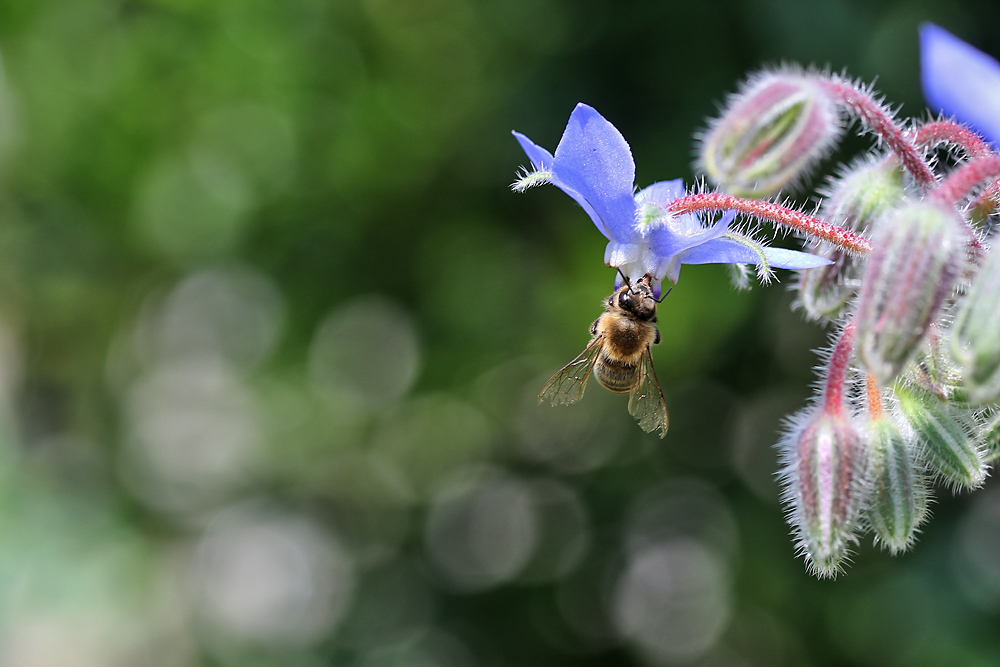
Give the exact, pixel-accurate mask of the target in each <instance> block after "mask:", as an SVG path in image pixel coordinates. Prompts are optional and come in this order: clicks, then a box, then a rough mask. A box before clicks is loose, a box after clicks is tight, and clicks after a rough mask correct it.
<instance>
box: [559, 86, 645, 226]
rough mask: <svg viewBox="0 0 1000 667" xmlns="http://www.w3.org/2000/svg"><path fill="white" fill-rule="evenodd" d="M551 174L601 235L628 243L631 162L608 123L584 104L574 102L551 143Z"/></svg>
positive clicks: (622, 141) (631, 205) (632, 213)
mask: <svg viewBox="0 0 1000 667" xmlns="http://www.w3.org/2000/svg"><path fill="white" fill-rule="evenodd" d="M552 172H553V179H552V182H553V183H554V184H555V185H557V186H559V187H560V188H562V189H563V190H564V191H565V192H566V193H567V194H568V195H570V196H571V197H573V198H574V199H576V200H577V202H578V203H579V204H580V205H581V206H583V208H584V209H585V210H586V211H587V212H588V213H590V217H591V218H592V219H593V220H594V224H595V225H597V228H598V229H599V230H601V233H602V234H604V235H605V236H606V237H608V239H610V240H615V241H619V242H621V243H630V242H632V239H633V238H634V237H635V236H636V230H635V212H636V209H635V197H634V195H633V190H634V187H635V163H634V162H633V161H632V151H631V150H629V147H628V144H627V143H626V142H625V138H624V137H622V135H621V133H620V132H619V131H618V130H617V129H615V126H614V125H612V124H611V123H609V122H608V121H607V120H605V119H604V117H603V116H601V114H599V113H597V111H595V110H594V109H593V108H591V107H589V106H587V105H586V104H578V105H576V108H575V109H573V113H572V114H571V115H570V117H569V123H568V124H567V125H566V131H565V132H563V136H562V139H560V140H559V145H558V146H557V147H556V153H555V161H554V163H553V166H552Z"/></svg>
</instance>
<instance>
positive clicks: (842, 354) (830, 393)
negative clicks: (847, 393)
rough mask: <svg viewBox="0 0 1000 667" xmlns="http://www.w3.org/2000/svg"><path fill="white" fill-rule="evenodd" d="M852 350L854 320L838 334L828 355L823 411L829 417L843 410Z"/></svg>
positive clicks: (848, 322) (849, 321)
mask: <svg viewBox="0 0 1000 667" xmlns="http://www.w3.org/2000/svg"><path fill="white" fill-rule="evenodd" d="M853 350H854V319H853V318H851V319H850V320H848V321H847V324H845V325H844V329H843V331H841V332H840V338H838V339H837V344H836V346H834V348H833V354H831V355H830V364H829V365H828V366H827V369H826V382H825V387H824V389H825V391H824V392H823V411H824V412H825V413H827V414H829V415H840V414H841V413H842V412H843V410H844V385H845V384H846V383H847V371H848V369H849V368H850V367H851V352H852V351H853Z"/></svg>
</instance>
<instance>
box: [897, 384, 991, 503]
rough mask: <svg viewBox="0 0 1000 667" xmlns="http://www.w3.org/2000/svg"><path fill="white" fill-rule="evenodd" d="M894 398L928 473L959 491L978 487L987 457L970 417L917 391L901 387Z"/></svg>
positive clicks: (966, 413) (971, 415)
mask: <svg viewBox="0 0 1000 667" xmlns="http://www.w3.org/2000/svg"><path fill="white" fill-rule="evenodd" d="M896 395H897V397H898V398H899V407H900V409H901V410H902V411H903V415H904V416H905V417H906V420H907V421H908V422H909V424H910V426H911V427H912V428H913V431H914V435H915V436H916V441H917V444H918V445H919V446H920V447H921V452H922V454H923V458H924V460H925V461H926V462H927V465H928V466H929V467H930V469H931V470H932V471H933V472H936V473H938V474H939V475H941V477H943V478H944V479H946V480H947V481H949V482H951V483H952V484H954V485H955V486H958V487H965V488H970V489H971V488H975V487H977V486H979V485H981V484H982V483H983V480H985V479H986V457H985V452H984V450H983V446H982V442H981V434H980V428H979V425H978V424H976V422H975V419H974V416H973V413H972V412H971V411H970V410H968V409H966V408H959V407H956V406H954V405H950V404H949V403H946V402H945V401H943V400H942V399H940V398H939V397H937V396H934V395H932V394H928V393H926V392H922V391H920V390H918V389H913V388H907V387H902V388H899V389H897V391H896Z"/></svg>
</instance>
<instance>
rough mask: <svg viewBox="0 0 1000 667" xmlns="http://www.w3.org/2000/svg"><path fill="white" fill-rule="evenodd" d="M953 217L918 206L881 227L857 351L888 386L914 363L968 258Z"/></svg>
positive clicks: (863, 297) (865, 283)
mask: <svg viewBox="0 0 1000 667" xmlns="http://www.w3.org/2000/svg"><path fill="white" fill-rule="evenodd" d="M964 238H965V237H964V231H963V229H962V226H961V221H960V220H959V219H958V218H957V214H956V213H954V212H953V211H948V210H945V209H944V208H941V207H939V206H936V205H934V204H928V203H925V202H913V203H910V204H906V205H904V206H903V207H902V208H900V209H898V210H897V211H895V212H893V213H892V214H890V215H889V216H888V217H887V218H886V219H884V220H883V221H881V222H880V223H879V225H878V228H877V229H876V230H875V235H874V238H873V239H872V248H873V249H872V253H871V255H870V256H869V258H868V265H867V266H866V267H865V273H864V277H863V278H862V281H861V294H860V296H859V297H858V310H857V315H856V318H855V320H856V323H857V328H858V332H857V339H856V340H857V350H858V354H859V356H860V357H861V361H862V362H863V363H864V365H865V368H867V370H868V372H870V373H871V374H872V375H874V376H875V377H876V378H877V379H878V381H879V383H880V384H881V385H883V386H886V385H889V384H891V383H892V381H893V380H894V379H895V378H896V377H897V376H898V375H899V373H900V371H902V370H903V368H904V367H905V365H906V364H907V362H908V361H910V359H911V358H912V357H913V355H914V353H915V352H916V350H917V348H918V347H919V346H920V343H921V342H922V341H923V339H924V335H925V334H926V333H927V330H928V328H929V327H930V325H931V323H932V322H933V321H934V319H935V318H936V317H937V315H938V312H939V310H940V307H941V303H942V302H943V301H944V298H945V296H947V295H948V294H949V293H950V292H951V290H952V287H953V285H954V282H955V277H956V276H957V275H958V273H959V270H960V268H961V266H962V262H963V260H964V257H965V250H964V246H963V241H964Z"/></svg>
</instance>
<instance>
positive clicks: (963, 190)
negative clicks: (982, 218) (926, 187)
mask: <svg viewBox="0 0 1000 667" xmlns="http://www.w3.org/2000/svg"><path fill="white" fill-rule="evenodd" d="M998 178H1000V155H995V154H993V153H992V152H991V153H990V154H989V155H988V156H986V157H981V158H977V159H975V160H972V161H971V162H967V163H965V164H963V165H962V166H961V167H959V168H958V169H956V170H955V171H953V172H951V174H949V175H948V178H946V179H944V181H943V182H942V183H941V185H939V186H938V187H937V189H935V190H934V192H932V193H931V195H930V196H931V198H933V199H934V200H935V201H937V202H938V203H940V204H943V205H945V206H948V207H953V206H955V205H956V204H958V202H960V201H962V200H963V199H965V198H966V197H968V196H969V193H970V192H972V191H973V190H974V189H975V188H976V187H978V186H980V185H982V183H983V182H984V181H994V182H995V181H996V180H997V179H998Z"/></svg>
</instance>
